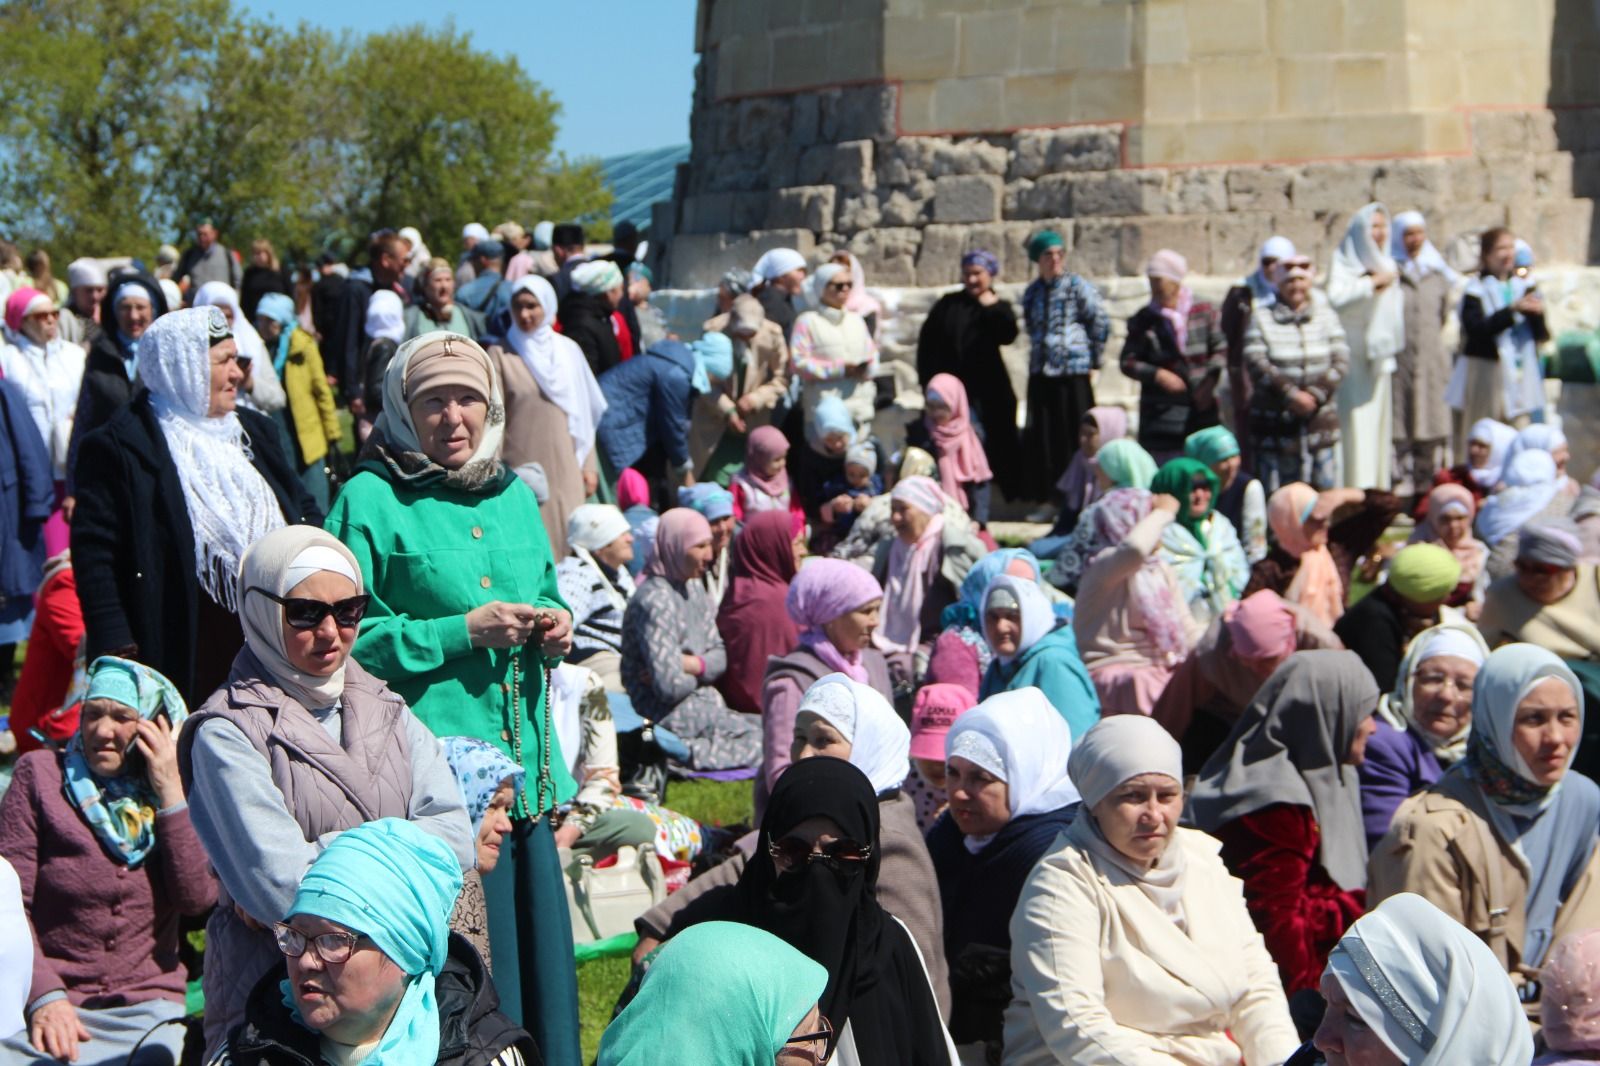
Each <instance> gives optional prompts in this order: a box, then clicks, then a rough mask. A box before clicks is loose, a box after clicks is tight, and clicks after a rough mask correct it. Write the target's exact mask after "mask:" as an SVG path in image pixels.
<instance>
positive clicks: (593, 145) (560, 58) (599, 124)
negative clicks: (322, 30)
mask: <svg viewBox="0 0 1600 1066" xmlns="http://www.w3.org/2000/svg"><path fill="white" fill-rule="evenodd" d="M239 7H241V8H242V9H243V10H245V11H247V12H249V13H251V14H253V15H255V16H257V17H259V18H266V19H269V20H270V21H273V22H277V23H279V24H280V25H285V26H293V25H295V24H297V23H300V22H309V23H311V24H313V25H317V26H324V27H326V28H328V29H332V30H342V29H349V30H355V31H358V32H359V31H374V30H384V29H388V28H390V27H393V26H409V25H414V24H416V23H419V22H421V23H424V24H426V25H430V26H436V25H440V24H442V23H443V22H445V20H446V19H453V20H454V21H455V25H456V28H457V29H458V30H461V31H463V32H465V33H467V34H468V35H469V36H470V37H471V38H472V43H473V45H474V46H475V47H477V48H481V49H484V50H485V51H493V52H498V53H501V54H512V53H515V54H516V56H517V58H518V60H519V61H520V62H521V64H522V69H523V70H525V71H527V72H528V73H529V74H530V75H532V76H533V78H534V79H535V80H536V81H538V82H539V83H540V84H542V85H543V86H544V87H545V88H547V89H549V90H550V91H551V92H552V93H553V94H554V95H555V97H556V99H557V100H559V101H561V107H562V112H561V118H560V133H559V134H558V135H557V137H556V147H557V148H559V149H561V150H562V151H565V152H567V153H568V154H569V155H595V156H610V155H618V154H620V153H622V152H631V151H635V150H637V149H642V148H664V147H666V146H668V145H674V144H687V143H688V141H689V105H690V99H691V96H692V94H693V91H694V64H695V54H694V15H695V0H600V2H596V0H576V2H573V0H521V2H517V3H508V2H505V0H476V2H473V3H468V4H450V3H439V2H438V0H383V2H381V3H377V2H371V0H360V2H357V0H240V2H239ZM401 62H404V60H403V59H402V60H401ZM442 73H443V72H441V74H442ZM420 76H421V72H419V77H420ZM445 76H447V75H445Z"/></svg>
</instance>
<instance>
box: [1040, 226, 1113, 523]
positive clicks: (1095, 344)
mask: <svg viewBox="0 0 1600 1066" xmlns="http://www.w3.org/2000/svg"><path fill="white" fill-rule="evenodd" d="M1028 259H1029V261H1030V262H1033V263H1036V264H1037V265H1038V271H1039V276H1038V277H1036V278H1034V279H1033V281H1031V282H1029V283H1028V287H1027V289H1025V290H1023V293H1022V317H1023V320H1024V322H1025V323H1026V324H1027V327H1028V342H1029V347H1030V354H1029V357H1028V428H1027V432H1026V434H1025V438H1026V440H1025V443H1026V444H1027V454H1028V455H1029V456H1031V457H1032V458H1033V460H1034V461H1033V462H1032V463H1031V464H1030V465H1032V466H1033V467H1034V469H1035V473H1034V475H1033V478H1032V481H1033V484H1032V486H1031V492H1030V495H1032V496H1034V497H1036V498H1038V499H1041V500H1042V499H1045V498H1047V497H1048V496H1049V495H1050V491H1051V488H1052V487H1053V486H1054V485H1055V483H1056V482H1057V481H1059V480H1060V478H1061V475H1062V474H1063V473H1065V472H1066V469H1067V464H1068V463H1070V462H1072V456H1073V453H1074V452H1076V450H1077V442H1078V424H1079V423H1080V422H1081V421H1082V420H1083V416H1084V415H1085V414H1086V413H1087V412H1088V410H1089V409H1090V408H1091V407H1093V406H1094V375H1095V372H1096V371H1098V370H1099V369H1100V354H1101V352H1103V351H1104V350H1105V346H1106V338H1107V337H1109V336H1110V335H1111V320H1110V319H1109V318H1108V317H1107V315H1106V310H1105V306H1104V305H1103V304H1102V303H1101V300H1100V293H1099V292H1098V291H1096V290H1095V287H1094V286H1093V285H1091V284H1089V283H1088V282H1087V281H1085V280H1084V279H1083V278H1081V277H1079V276H1078V275H1076V274H1068V273H1067V246H1066V242H1065V241H1063V240H1062V239H1061V234H1059V233H1057V232H1056V231H1055V230H1043V231H1041V232H1039V233H1036V234H1034V236H1033V237H1032V238H1030V239H1029V241H1028Z"/></svg>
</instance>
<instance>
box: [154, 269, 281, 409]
mask: <svg viewBox="0 0 1600 1066" xmlns="http://www.w3.org/2000/svg"><path fill="white" fill-rule="evenodd" d="M194 305H195V306H196V307H208V306H210V307H226V308H227V309H228V310H230V311H232V312H233V342H234V343H235V344H237V345H238V346H239V358H240V359H248V360H250V396H249V399H250V400H251V401H252V406H254V407H256V408H258V409H260V410H262V411H281V410H283V409H284V408H285V407H287V406H288V404H289V397H288V396H287V395H286V394H285V393H284V391H283V385H282V384H281V383H280V382H279V381H278V371H277V369H276V368H275V367H274V366H273V364H272V355H271V353H269V352H268V351H267V345H266V342H265V341H263V340H262V339H261V334H259V333H257V332H256V326H255V323H254V322H251V321H250V320H249V319H247V318H245V317H244V311H242V310H241V309H240V307H239V294H238V293H237V292H234V291H233V286H231V285H229V284H228V283H227V282H224V281H208V282H206V283H205V284H204V285H202V286H200V288H199V289H198V290H196V292H195V294H194ZM172 306H176V305H172ZM240 398H241V399H244V397H242V396H241V397H240Z"/></svg>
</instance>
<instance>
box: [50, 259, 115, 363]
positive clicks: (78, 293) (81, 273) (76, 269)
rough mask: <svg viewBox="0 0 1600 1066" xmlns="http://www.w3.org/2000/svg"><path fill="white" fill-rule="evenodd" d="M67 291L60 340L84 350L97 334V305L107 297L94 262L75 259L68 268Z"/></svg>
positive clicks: (103, 277) (103, 276)
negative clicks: (77, 345) (78, 345)
mask: <svg viewBox="0 0 1600 1066" xmlns="http://www.w3.org/2000/svg"><path fill="white" fill-rule="evenodd" d="M67 289H68V291H67V306H66V307H64V308H62V315H61V339H62V340H64V341H70V342H72V343H73V344H82V345H84V346H86V347H87V346H88V344H89V342H90V341H92V340H94V335H95V334H96V333H98V332H100V301H101V300H104V299H105V297H106V272H105V269H104V268H103V267H101V265H100V263H99V262H98V261H97V260H94V259H74V260H73V261H72V262H70V263H68V264H67Z"/></svg>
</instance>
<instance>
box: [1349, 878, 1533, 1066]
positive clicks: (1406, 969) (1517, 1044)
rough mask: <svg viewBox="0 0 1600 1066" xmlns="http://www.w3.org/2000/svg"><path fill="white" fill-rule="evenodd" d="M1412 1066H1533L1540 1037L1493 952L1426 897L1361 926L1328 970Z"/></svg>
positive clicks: (1406, 895)
mask: <svg viewBox="0 0 1600 1066" xmlns="http://www.w3.org/2000/svg"><path fill="white" fill-rule="evenodd" d="M1326 972H1327V973H1328V974H1330V975H1331V976H1332V977H1333V978H1334V980H1336V981H1338V982H1339V986H1340V987H1341V988H1342V989H1344V993H1345V995H1346V996H1347V997H1348V998H1349V999H1350V1002H1351V1004H1352V1005H1353V1006H1354V1007H1355V1010H1356V1013H1357V1014H1358V1015H1360V1017H1361V1020H1362V1021H1363V1022H1365V1023H1366V1025H1367V1026H1368V1027H1369V1028H1370V1029H1371V1030H1372V1031H1373V1032H1374V1033H1376V1034H1377V1035H1378V1038H1379V1039H1380V1040H1382V1041H1383V1042H1384V1043H1385V1044H1386V1045H1388V1047H1389V1050H1390V1051H1393V1052H1394V1053H1395V1055H1396V1056H1398V1057H1399V1060H1400V1061H1401V1062H1404V1063H1407V1064H1408V1066H1456V1064H1458V1063H1465V1062H1470V1063H1473V1064H1474V1066H1527V1063H1528V1062H1529V1060H1531V1059H1532V1058H1533V1036H1532V1034H1531V1032H1530V1030H1529V1029H1528V1019H1527V1016H1526V1015H1525V1014H1524V1013H1523V1010H1522V1005H1521V1004H1520V1003H1518V1002H1517V992H1516V989H1515V988H1513V987H1512V985H1511V979H1510V978H1509V977H1507V976H1506V972H1505V970H1504V969H1503V968H1502V967H1501V965H1500V962H1499V960H1498V959H1496V958H1495V955H1494V952H1492V951H1490V950H1489V948H1488V946H1487V945H1486V944H1484V942H1483V941H1482V940H1479V939H1478V938H1477V937H1476V936H1474V935H1473V934H1472V933H1470V932H1468V931H1467V930H1466V929H1465V928H1463V927H1462V926H1461V925H1460V924H1458V923H1457V922H1455V921H1454V920H1453V919H1451V918H1450V917H1449V916H1448V915H1446V914H1445V913H1444V912H1443V911H1441V910H1440V909H1439V908H1437V907H1435V906H1434V905H1433V904H1432V903H1429V902H1428V901H1427V900H1425V899H1423V898H1422V897H1421V896H1418V895H1415V894H1413V893H1410V892H1402V893H1400V894H1399V895H1396V896H1391V897H1389V898H1388V899H1386V900H1384V901H1383V902H1382V903H1381V904H1379V905H1378V907H1377V909H1376V910H1372V911H1369V912H1368V913H1367V914H1366V915H1364V916H1363V917H1361V918H1358V919H1357V920H1356V923H1355V924H1354V925H1352V926H1351V927H1350V929H1349V931H1348V932H1346V933H1345V935H1344V936H1343V937H1341V938H1340V940H1339V943H1338V944H1337V945H1335V946H1334V949H1333V951H1332V952H1331V953H1330V954H1329V956H1328V968H1327V971H1326Z"/></svg>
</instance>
